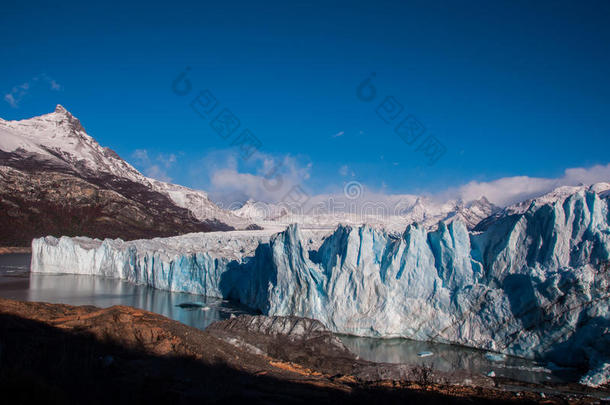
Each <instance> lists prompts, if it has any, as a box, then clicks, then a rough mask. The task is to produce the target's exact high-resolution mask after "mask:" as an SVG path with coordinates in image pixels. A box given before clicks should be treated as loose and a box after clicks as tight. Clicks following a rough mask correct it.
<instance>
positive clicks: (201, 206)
mask: <svg viewBox="0 0 610 405" xmlns="http://www.w3.org/2000/svg"><path fill="white" fill-rule="evenodd" d="M0 151H4V152H7V153H11V154H14V155H17V156H18V157H19V158H20V159H34V160H37V161H39V162H40V161H44V162H46V164H47V165H50V167H53V168H57V169H61V170H67V171H75V172H77V173H78V174H79V175H81V176H83V177H85V178H89V177H96V176H99V175H100V174H104V173H105V174H109V175H112V176H115V177H117V178H123V179H128V180H130V181H133V182H136V183H139V184H142V185H144V186H145V187H147V188H150V189H152V190H154V191H157V192H159V193H161V194H163V195H165V196H167V197H169V198H170V199H171V200H172V201H173V203H174V204H176V205H177V206H178V207H181V208H186V209H188V210H189V211H190V212H191V214H192V215H193V217H194V219H197V220H201V221H203V220H212V221H217V222H220V223H225V224H227V225H230V226H233V227H234V228H237V229H239V228H245V227H247V226H248V225H249V223H247V222H246V221H244V220H243V219H241V218H239V217H237V216H235V215H233V214H232V213H231V212H230V211H226V210H223V209H221V208H220V207H218V206H217V205H216V204H214V203H213V202H212V201H210V200H209V199H208V196H207V194H206V193H205V192H203V191H199V190H193V189H190V188H188V187H183V186H179V185H176V184H171V183H166V182H162V181H159V180H155V179H151V178H148V177H145V176H143V175H142V174H141V173H140V172H139V171H138V170H136V169H135V168H134V167H133V166H131V165H130V164H129V163H127V162H126V161H125V160H123V159H121V158H120V157H119V155H117V154H116V152H114V151H113V150H112V149H110V148H107V147H102V146H101V145H99V143H98V142H97V141H96V140H95V139H93V138H92V137H91V136H89V135H88V134H87V133H86V131H85V129H84V128H83V126H82V125H81V123H80V121H79V120H78V119H77V118H75V117H74V116H73V115H72V114H71V113H70V112H68V110H66V109H65V108H64V107H63V106H61V105H59V104H58V105H57V107H56V108H55V111H54V112H52V113H49V114H44V115H41V116H38V117H33V118H30V119H25V120H19V121H6V120H3V119H0ZM13 159H15V158H13Z"/></svg>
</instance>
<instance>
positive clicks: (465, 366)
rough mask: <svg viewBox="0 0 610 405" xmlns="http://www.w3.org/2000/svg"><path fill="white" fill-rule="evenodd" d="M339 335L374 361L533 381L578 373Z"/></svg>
mask: <svg viewBox="0 0 610 405" xmlns="http://www.w3.org/2000/svg"><path fill="white" fill-rule="evenodd" d="M340 337H341V340H342V341H343V343H344V344H345V346H347V348H348V349H350V350H351V351H352V352H354V353H357V354H358V355H359V356H360V357H361V358H362V359H365V360H370V361H376V362H385V363H407V364H422V365H426V366H431V367H432V368H433V369H435V370H440V371H447V372H451V371H453V370H468V371H470V372H472V373H478V374H488V373H490V372H491V371H493V372H494V374H495V375H496V376H498V377H507V378H512V379H515V380H520V381H527V382H536V383H544V382H551V381H552V382H562V381H572V380H574V379H575V378H576V377H577V376H578V375H577V374H574V372H573V370H567V369H563V370H549V369H548V368H545V367H544V365H542V364H539V363H536V362H534V361H531V360H525V359H521V358H517V357H511V356H499V355H497V354H495V353H489V352H485V351H482V350H476V349H470V348H467V347H463V346H453V345H446V344H441V343H432V342H418V341H414V340H409V339H379V338H363V337H355V336H345V335H342V336H340Z"/></svg>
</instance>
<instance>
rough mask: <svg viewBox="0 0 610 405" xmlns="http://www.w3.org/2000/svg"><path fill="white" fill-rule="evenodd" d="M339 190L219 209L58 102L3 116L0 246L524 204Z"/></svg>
mask: <svg viewBox="0 0 610 405" xmlns="http://www.w3.org/2000/svg"><path fill="white" fill-rule="evenodd" d="M558 192H560V191H558ZM327 197H329V198H327ZM330 197H332V198H330ZM341 197H342V196H322V195H320V196H314V197H312V199H311V201H310V202H309V207H308V209H307V210H304V209H301V210H299V212H295V211H294V210H291V208H290V207H288V206H286V205H282V204H272V203H265V202H260V201H253V200H249V201H247V202H246V203H245V204H244V205H243V206H242V207H241V208H239V209H236V210H233V211H230V210H225V209H222V208H220V207H219V206H218V205H216V204H215V203H214V202H212V201H211V200H210V199H209V198H208V196H207V194H206V193H205V192H203V191H199V190H193V189H190V188H187V187H183V186H179V185H176V184H171V183H166V182H162V181H158V180H155V179H152V178H149V177H146V176H144V175H142V174H141V173H140V172H138V171H137V170H136V169H135V168H134V167H133V166H131V165H130V164H129V163H127V162H126V161H125V160H123V159H122V158H121V157H119V156H118V155H117V154H116V153H115V152H114V151H113V150H111V149H109V148H106V147H102V146H100V145H99V144H98V143H97V142H96V141H95V139H93V138H92V137H91V136H89V135H88V134H87V133H86V131H85V129H84V128H83V126H82V125H81V123H80V121H79V120H78V119H77V118H75V117H74V116H73V115H72V114H70V113H69V112H68V111H67V110H66V109H65V108H64V107H62V106H61V105H58V106H57V107H56V108H55V111H54V112H52V113H50V114H45V115H42V116H39V117H34V118H30V119H25V120H20V121H6V120H3V119H0V246H28V245H30V242H31V240H32V239H33V238H36V237H40V236H47V235H53V236H61V235H66V236H89V237H94V238H122V239H125V240H131V239H141V238H151V237H161V236H173V235H179V234H185V233H190V232H208V231H229V230H247V229H262V228H266V229H283V228H285V227H286V226H287V225H289V224H291V223H298V224H300V225H301V226H302V227H304V228H313V229H320V228H322V229H325V228H334V227H336V226H337V225H338V224H340V223H342V224H346V225H360V224H363V223H367V224H369V225H372V226H378V227H381V228H385V229H388V230H390V231H397V232H402V231H403V230H404V229H405V227H406V226H407V225H409V224H411V223H418V224H420V225H422V226H424V227H427V228H434V227H436V225H437V224H438V223H439V222H445V223H451V222H453V221H455V220H456V219H459V220H460V221H461V222H463V223H464V224H465V225H466V226H467V228H468V229H471V230H473V229H474V230H476V229H479V228H482V227H484V226H485V224H486V223H489V221H492V220H493V218H495V217H497V216H498V215H503V213H505V212H507V210H519V209H522V208H519V207H521V206H526V207H527V204H529V202H523V203H520V204H516V205H514V206H512V207H509V208H506V209H504V210H502V209H501V208H500V207H497V206H495V205H494V204H492V203H491V202H489V201H488V200H487V199H486V198H485V197H482V198H480V199H478V200H473V201H462V200H448V201H440V202H439V201H437V200H434V199H431V198H429V197H424V196H417V195H399V196H394V197H395V200H396V201H393V206H392V208H391V209H388V207H385V208H383V209H382V210H379V209H378V208H379V207H380V206H381V205H380V204H376V202H372V203H373V204H372V205H370V206H367V204H368V203H371V202H366V201H364V202H359V204H360V205H358V206H357V207H356V206H355V205H354V203H357V201H354V200H346V201H343V206H344V207H352V210H350V209H347V210H343V211H342V210H338V211H337V210H334V209H332V208H331V207H329V204H328V202H329V201H330V200H336V199H337V198H339V199H340V198H341ZM346 198H349V197H346ZM346 203H347V204H346ZM354 207H356V208H354Z"/></svg>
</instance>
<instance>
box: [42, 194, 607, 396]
mask: <svg viewBox="0 0 610 405" xmlns="http://www.w3.org/2000/svg"><path fill="white" fill-rule="evenodd" d="M609 201H610V184H607V183H598V184H595V185H593V186H581V187H562V188H559V189H557V190H555V191H553V192H551V193H549V194H547V195H544V196H542V197H539V198H536V199H533V200H529V201H526V202H523V203H520V204H517V205H514V206H510V207H507V208H505V209H504V210H502V211H500V212H498V213H496V214H494V215H492V216H490V217H488V218H487V219H485V220H483V221H481V222H480V223H479V224H478V225H477V226H476V227H475V228H474V229H473V230H470V231H469V230H468V228H467V227H466V225H465V224H464V223H463V222H462V221H460V220H459V219H457V220H455V221H453V222H451V223H448V224H447V223H445V222H439V223H438V225H437V227H432V228H429V227H423V226H421V225H418V224H411V225H409V226H407V227H406V229H405V230H404V232H402V233H396V232H390V231H387V230H384V229H383V228H377V227H371V226H367V225H363V226H355V227H351V226H343V225H339V226H338V227H337V228H336V229H335V230H334V231H332V232H330V233H328V232H321V231H315V230H310V229H302V227H300V226H299V225H296V224H294V225H290V226H288V227H287V228H286V229H285V230H284V231H282V232H279V233H275V234H274V233H272V232H270V231H265V230H263V231H235V232H214V233H205V234H189V235H184V236H178V237H173V238H164V239H151V240H140V241H131V242H124V241H122V240H120V239H119V240H104V241H101V240H92V239H89V238H80V237H75V238H68V237H62V238H60V239H56V238H54V237H46V238H40V239H36V240H34V241H33V245H32V248H33V251H32V271H34V272H41V273H65V272H71V273H76V274H94V275H102V276H108V277H114V278H120V279H124V280H128V281H131V282H134V283H141V284H146V285H149V286H152V287H155V288H160V289H165V290H171V291H183V292H189V293H195V294H203V295H207V296H213V297H222V298H227V299H234V300H238V301H240V302H241V303H243V304H246V305H248V306H250V307H252V308H255V309H258V310H259V311H261V312H262V313H264V314H268V315H297V316H303V317H310V318H315V319H318V320H320V321H321V322H323V323H324V324H325V325H326V326H327V327H329V328H330V329H331V330H333V331H335V332H341V333H347V334H354V335H360V336H378V337H405V338H410V339H417V340H426V341H434V342H443V343H451V344H460V345H465V346H470V347H475V348H480V349H485V350H492V351H497V352H500V353H505V354H510V355H515V356H521V357H526V358H535V359H542V360H545V361H548V362H553V363H555V364H557V365H560V366H562V365H565V366H579V367H586V368H587V369H588V372H586V373H584V374H583V376H582V379H581V382H583V383H585V384H589V385H593V386H596V385H600V384H604V383H607V382H608V381H609V375H610V366H609V364H610V334H609V333H608V332H609V330H610V313H609V297H608V287H609V282H610V265H609V261H610V209H609Z"/></svg>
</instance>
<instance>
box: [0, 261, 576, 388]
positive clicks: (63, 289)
mask: <svg viewBox="0 0 610 405" xmlns="http://www.w3.org/2000/svg"><path fill="white" fill-rule="evenodd" d="M29 268H30V255H0V296H1V297H4V298H11V299H16V300H22V301H45V302H53V303H63V304H70V305H95V306H97V307H110V306H112V305H128V306H132V307H136V308H140V309H144V310H148V311H151V312H156V313H158V314H161V315H164V316H167V317H168V318H171V319H174V320H176V321H179V322H182V323H184V324H186V325H190V326H193V327H196V328H199V329H205V328H206V327H207V326H208V325H210V324H211V323H212V322H215V321H217V320H222V319H227V318H229V317H230V316H231V314H236V315H238V314H243V313H253V311H252V310H250V309H248V308H247V307H244V306H242V305H239V304H236V303H235V302H229V301H226V300H221V299H218V298H208V297H204V296H200V295H192V294H185V293H172V292H168V291H162V290H155V289H153V288H150V287H147V286H143V285H135V284H131V283H128V282H125V281H120V280H115V279H110V278H104V277H97V276H86V275H72V274H60V275H48V274H33V273H32V274H31V273H30V272H29ZM340 337H341V340H343V342H344V343H345V345H346V346H347V347H348V348H349V349H350V350H351V351H352V352H354V353H356V354H357V355H358V356H360V357H361V358H362V359H366V360H371V361H377V362H388V363H407V364H425V365H429V366H432V367H433V368H434V369H437V370H442V371H449V372H450V371H453V370H456V369H461V370H467V371H470V372H472V373H482V374H488V373H489V372H491V371H493V372H494V373H495V375H496V376H502V377H508V378H513V379H516V380H521V381H528V382H537V383H544V382H549V381H574V380H575V379H576V378H577V375H576V374H574V373H573V371H571V370H559V371H558V370H553V372H551V370H548V369H545V368H544V367H541V366H540V365H539V364H537V363H535V362H533V361H528V360H524V359H519V358H515V357H505V358H502V356H497V355H492V354H490V353H486V352H484V351H480V350H474V349H469V348H465V347H461V346H452V345H444V344H438V343H430V342H417V341H413V340H407V339H378V338H377V339H376V338H362V337H354V336H340Z"/></svg>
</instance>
